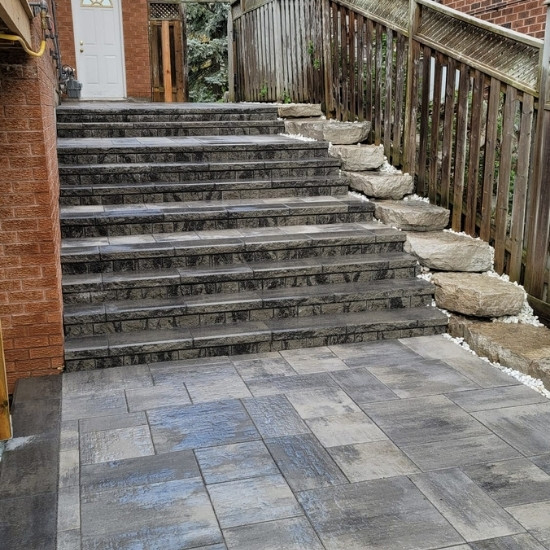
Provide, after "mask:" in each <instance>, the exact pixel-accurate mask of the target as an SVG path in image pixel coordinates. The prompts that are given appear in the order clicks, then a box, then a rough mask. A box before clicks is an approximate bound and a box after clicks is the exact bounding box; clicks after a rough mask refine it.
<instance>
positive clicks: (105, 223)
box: [58, 103, 447, 371]
mask: <svg viewBox="0 0 550 550" xmlns="http://www.w3.org/2000/svg"><path fill="white" fill-rule="evenodd" d="M283 131H284V126H283V123H282V122H281V121H280V120H278V119H277V108H276V107H275V106H261V105H247V104H234V105H232V104H215V105H214V104H213V105H208V104H203V105H197V104H186V105H165V104H140V103H134V104H132V103H98V104H86V103H79V104H67V105H63V106H61V107H60V108H59V109H58V132H59V140H58V155H59V170H60V176H61V184H62V185H61V204H62V207H61V230H62V236H63V247H62V266H63V273H64V275H63V294H64V302H65V313H64V315H65V334H66V342H65V346H66V369H67V370H69V371H74V370H82V369H91V368H103V367H112V366H120V365H132V364H139V363H147V362H158V361H170V360H177V359H188V358H195V357H206V356H216V355H233V354H239V353H261V352H267V351H279V350H285V349H293V348H299V347H310V346H322V345H330V344H339V343H349V342H361V341H366V340H376V339H386V338H401V337H407V336H421V335H429V334H437V333H441V332H444V331H445V327H446V323H447V318H446V316H445V315H444V314H443V313H441V312H440V311H438V310H437V309H435V308H433V307H430V306H431V302H432V294H433V291H432V286H431V285H430V284H429V283H427V282H425V281H423V280H421V279H418V278H416V271H417V264H416V260H415V259H413V258H412V257H411V256H409V255H407V254H405V253H404V252H403V242H404V240H405V234H404V233H402V232H400V231H397V230H394V229H392V228H389V227H386V226H384V225H382V224H379V223H378V222H376V221H373V211H374V207H373V204H372V203H370V202H366V201H362V200H361V199H359V198H356V197H354V196H351V195H348V188H347V184H346V181H345V180H344V179H343V178H341V177H340V174H339V163H338V161H336V160H335V159H332V158H330V157H329V156H328V152H327V148H328V144H327V143H324V142H313V141H303V140H297V139H293V138H290V137H287V136H281V135H278V133H280V132H283Z"/></svg>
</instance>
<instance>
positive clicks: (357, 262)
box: [63, 252, 417, 292]
mask: <svg viewBox="0 0 550 550" xmlns="http://www.w3.org/2000/svg"><path fill="white" fill-rule="evenodd" d="M416 263H417V261H416V258H414V257H413V256H411V255H409V254H406V253H405V252H385V253H378V254H354V255H349V256H319V257H314V258H300V259H298V260H282V261H278V262H248V263H243V264H236V265H234V264H229V265H220V266H216V267H210V268H205V267H188V268H184V267H180V268H169V269H155V270H143V271H115V272H110V273H82V274H75V275H64V276H63V287H64V289H67V290H69V289H74V290H79V291H82V292H84V291H90V290H93V289H94V287H98V286H99V287H101V288H102V289H111V288H125V287H126V286H128V285H131V284H132V283H134V284H135V285H138V286H146V285H147V284H149V285H150V286H156V285H157V284H158V283H160V282H161V281H170V282H173V283H179V282H181V283H184V284H185V283H192V282H201V281H202V282H204V281H214V282H215V281H220V280H225V279H243V278H256V277H259V276H260V275H262V274H264V275H265V274H266V273H269V272H278V271H280V272H282V273H285V274H286V275H287V276H292V275H293V274H295V273H304V274H320V273H334V272H336V271H340V270H341V269H343V268H351V267H354V266H362V267H367V266H371V267H377V268H379V267H383V266H384V267H385V266H387V267H395V268H399V267H410V266H414V265H416Z"/></svg>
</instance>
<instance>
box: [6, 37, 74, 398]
mask: <svg viewBox="0 0 550 550" xmlns="http://www.w3.org/2000/svg"><path fill="white" fill-rule="evenodd" d="M34 31H35V32H34V34H35V38H36V39H35V43H34V47H35V49H38V45H39V38H40V36H41V32H40V28H39V27H38V28H35V29H34ZM49 45H50V44H49ZM56 87H57V75H56V71H55V67H54V66H53V63H52V58H51V56H50V48H49V47H48V48H47V49H46V53H45V54H44V56H43V57H41V58H32V57H30V56H28V55H27V54H25V53H24V52H23V50H22V49H21V48H20V47H19V46H15V47H13V48H10V49H9V50H4V51H3V52H2V57H1V58H0V167H1V171H2V177H1V178H0V320H1V324H2V330H3V336H4V353H5V359H6V369H7V375H8V385H9V388H10V392H11V391H13V387H14V383H15V381H16V380H17V379H18V378H23V377H28V376H41V375H45V374H55V373H58V372H59V370H60V369H61V368H62V366H63V318H62V314H63V306H62V294H61V264H60V246H61V236H60V229H59V176H58V169H57V151H56V127H55V107H56V103H57V92H56Z"/></svg>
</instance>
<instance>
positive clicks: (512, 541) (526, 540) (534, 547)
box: [450, 534, 544, 550]
mask: <svg viewBox="0 0 550 550" xmlns="http://www.w3.org/2000/svg"><path fill="white" fill-rule="evenodd" d="M464 548H471V549H472V550H544V547H543V546H542V545H541V544H540V543H539V542H537V540H536V539H534V538H533V537H532V536H531V535H527V534H523V535H512V536H510V537H500V538H496V539H488V540H480V541H475V542H471V543H470V545H469V546H468V547H464ZM450 550H452V549H450Z"/></svg>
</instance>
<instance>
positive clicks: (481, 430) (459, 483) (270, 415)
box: [0, 336, 550, 550]
mask: <svg viewBox="0 0 550 550" xmlns="http://www.w3.org/2000/svg"><path fill="white" fill-rule="evenodd" d="M465 353H466V352H465V351H464V350H462V349H461V348H459V347H457V346H456V345H455V344H454V343H452V342H450V341H449V340H447V339H445V338H443V337H441V336H431V337H419V338H412V339H403V340H395V341H384V342H372V343H363V344H352V345H335V346H329V347H323V348H317V349H311V350H301V351H299V352H294V351H287V352H282V353H266V354H260V355H256V356H239V357H221V358H212V359H209V358H206V359H203V360H192V361H181V362H176V363H159V364H154V365H148V366H140V367H139V369H138V370H137V371H136V372H137V375H136V379H135V380H133V379H132V376H131V369H132V367H122V368H118V369H109V370H105V371H94V372H93V373H69V374H66V375H64V376H63V379H62V390H61V388H59V395H60V396H61V395H62V400H61V411H59V417H60V418H62V421H61V422H59V421H58V422H57V424H55V423H54V425H55V426H56V429H58V428H59V427H60V428H59V429H58V433H59V435H58V441H59V443H56V440H54V441H53V442H49V441H48V437H47V436H44V435H39V434H40V433H41V430H42V428H43V426H42V423H41V421H37V422H36V424H35V426H34V427H33V426H32V425H31V424H29V422H30V418H31V417H30V416H29V410H28V407H29V406H30V405H29V406H27V407H22V408H21V410H22V412H23V416H24V418H22V420H20V421H19V426H20V428H21V433H24V434H25V435H24V436H19V435H18V433H17V431H16V433H15V439H14V440H13V441H11V442H9V443H8V445H7V449H6V451H5V453H4V457H3V460H2V462H1V463H0V468H1V470H0V474H1V478H0V480H1V485H0V510H1V511H4V510H5V511H6V512H4V513H1V512H0V540H1V541H2V543H1V544H0V545H3V544H6V546H5V547H6V548H25V550H27V549H29V550H33V549H39V548H40V549H41V548H44V549H48V550H49V549H52V550H91V549H93V550H114V549H117V550H118V549H134V548H135V549H137V548H147V549H162V550H165V549H168V550H172V549H173V550H185V549H197V550H199V549H202V550H207V549H208V550H223V549H229V550H233V549H237V550H283V549H286V550H320V549H322V548H326V549H333V550H355V549H357V550H359V549H360V550H365V549H366V550H370V549H372V550H374V549H376V550H383V549H387V550H397V549H410V550H413V549H415V550H429V549H430V550H439V549H446V550H544V549H550V402H548V401H547V400H545V399H544V398H543V397H542V396H541V395H540V394H538V393H536V392H534V391H533V390H530V389H528V388H526V387H525V386H522V385H520V384H519V383H518V382H517V381H516V380H514V379H513V378H510V377H508V376H506V375H503V373H502V372H501V371H499V370H497V369H495V368H493V367H491V366H490V365H488V364H487V363H485V362H483V361H481V360H480V359H478V358H476V357H474V356H473V355H469V354H467V355H465ZM331 362H332V363H331ZM331 365H332V366H331ZM32 383H33V384H35V385H37V384H38V382H36V381H33V382H32ZM44 383H45V384H51V382H48V381H45V382H44ZM37 387H38V388H39V385H38V386H37ZM21 388H22V390H21V393H16V400H17V399H19V400H23V401H25V400H27V399H32V397H33V392H31V391H30V390H29V386H28V385H26V384H25V383H22V384H21ZM44 388H45V389H44V393H43V396H44V400H46V401H48V402H50V401H51V402H52V404H55V403H57V406H58V407H59V402H60V400H59V397H56V395H55V392H54V393H53V394H52V395H49V394H48V391H47V387H46V386H44ZM224 388H226V389H227V393H225V394H224V391H223V390H224ZM35 389H36V388H35ZM39 395H40V392H39ZM52 410H53V409H52ZM14 414H15V415H17V402H16V404H15V407H14ZM48 414H49V415H52V414H53V413H52V411H51V410H50V412H49V413H48ZM33 434H35V435H33ZM57 449H59V450H57ZM52 453H58V454H59V460H58V464H59V471H58V472H57V469H56V468H55V467H54V466H55V463H56V462H55V461H51V460H50V458H51V457H50V456H49V455H51V454H52ZM49 465H50V466H49ZM18 474H19V475H18ZM56 493H57V500H58V514H57V519H56V518H55V514H54V510H55V505H54V504H55V495H56ZM43 507H44V509H45V510H48V513H40V510H42V508H43ZM29 520H32V522H33V526H32V528H31V529H27V530H25V526H26V525H29ZM52 522H53V525H54V531H55V525H56V526H57V539H56V537H55V533H54V534H53V535H52V533H51V529H50V530H48V526H50V528H51V525H52ZM2 547H3V546H2Z"/></svg>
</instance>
